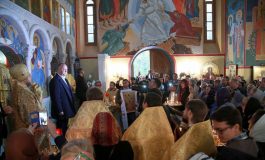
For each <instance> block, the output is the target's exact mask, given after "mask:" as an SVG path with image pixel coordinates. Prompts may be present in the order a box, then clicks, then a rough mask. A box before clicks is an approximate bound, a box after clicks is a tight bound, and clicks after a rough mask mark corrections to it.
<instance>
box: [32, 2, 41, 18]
mask: <svg viewBox="0 0 265 160" xmlns="http://www.w3.org/2000/svg"><path fill="white" fill-rule="evenodd" d="M31 12H32V13H33V14H35V15H36V16H38V17H41V9H40V1H39V0H35V1H31Z"/></svg>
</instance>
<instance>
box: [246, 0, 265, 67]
mask: <svg viewBox="0 0 265 160" xmlns="http://www.w3.org/2000/svg"><path fill="white" fill-rule="evenodd" d="M246 64H247V65H248V66H252V65H264V64H265V0H247V17H246Z"/></svg>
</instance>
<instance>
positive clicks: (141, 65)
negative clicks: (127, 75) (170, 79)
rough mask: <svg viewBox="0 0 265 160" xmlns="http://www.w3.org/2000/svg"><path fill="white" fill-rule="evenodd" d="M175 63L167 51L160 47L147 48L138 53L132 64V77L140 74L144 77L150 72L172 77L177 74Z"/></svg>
mask: <svg viewBox="0 0 265 160" xmlns="http://www.w3.org/2000/svg"><path fill="white" fill-rule="evenodd" d="M174 68H175V67H174V61H173V59H172V58H171V56H170V55H169V53H167V52H166V51H165V50H163V49H162V48H159V47H155V46H152V47H146V48H143V49H141V50H140V51H138V52H137V53H136V54H135V56H134V57H133V59H132V62H131V75H132V76H133V77H136V76H138V75H139V72H140V74H141V75H142V76H145V75H147V74H148V71H149V70H152V71H154V72H157V73H160V74H162V73H167V74H169V75H170V76H172V74H173V73H174V72H175V70H174Z"/></svg>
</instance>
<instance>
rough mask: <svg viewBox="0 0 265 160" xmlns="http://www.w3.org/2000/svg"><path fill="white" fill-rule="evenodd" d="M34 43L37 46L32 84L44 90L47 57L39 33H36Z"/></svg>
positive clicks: (32, 71) (33, 60)
mask: <svg viewBox="0 0 265 160" xmlns="http://www.w3.org/2000/svg"><path fill="white" fill-rule="evenodd" d="M33 43H34V46H36V49H35V51H34V52H33V56H32V58H31V69H32V70H31V77H32V82H34V83H37V84H38V85H39V86H41V87H42V88H44V87H45V77H46V76H45V73H46V72H45V68H46V67H45V65H46V63H45V56H44V42H43V39H42V37H41V36H40V34H39V33H38V32H35V33H34V36H33Z"/></svg>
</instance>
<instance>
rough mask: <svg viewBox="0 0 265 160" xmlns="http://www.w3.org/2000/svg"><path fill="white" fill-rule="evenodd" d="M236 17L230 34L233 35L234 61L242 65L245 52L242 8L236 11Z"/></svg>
mask: <svg viewBox="0 0 265 160" xmlns="http://www.w3.org/2000/svg"><path fill="white" fill-rule="evenodd" d="M235 19H236V20H235V22H234V23H232V26H231V30H230V36H231V37H232V43H233V58H234V63H236V64H238V65H242V64H243V53H244V26H243V13H242V9H241V8H239V9H238V10H237V11H236V15H235Z"/></svg>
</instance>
